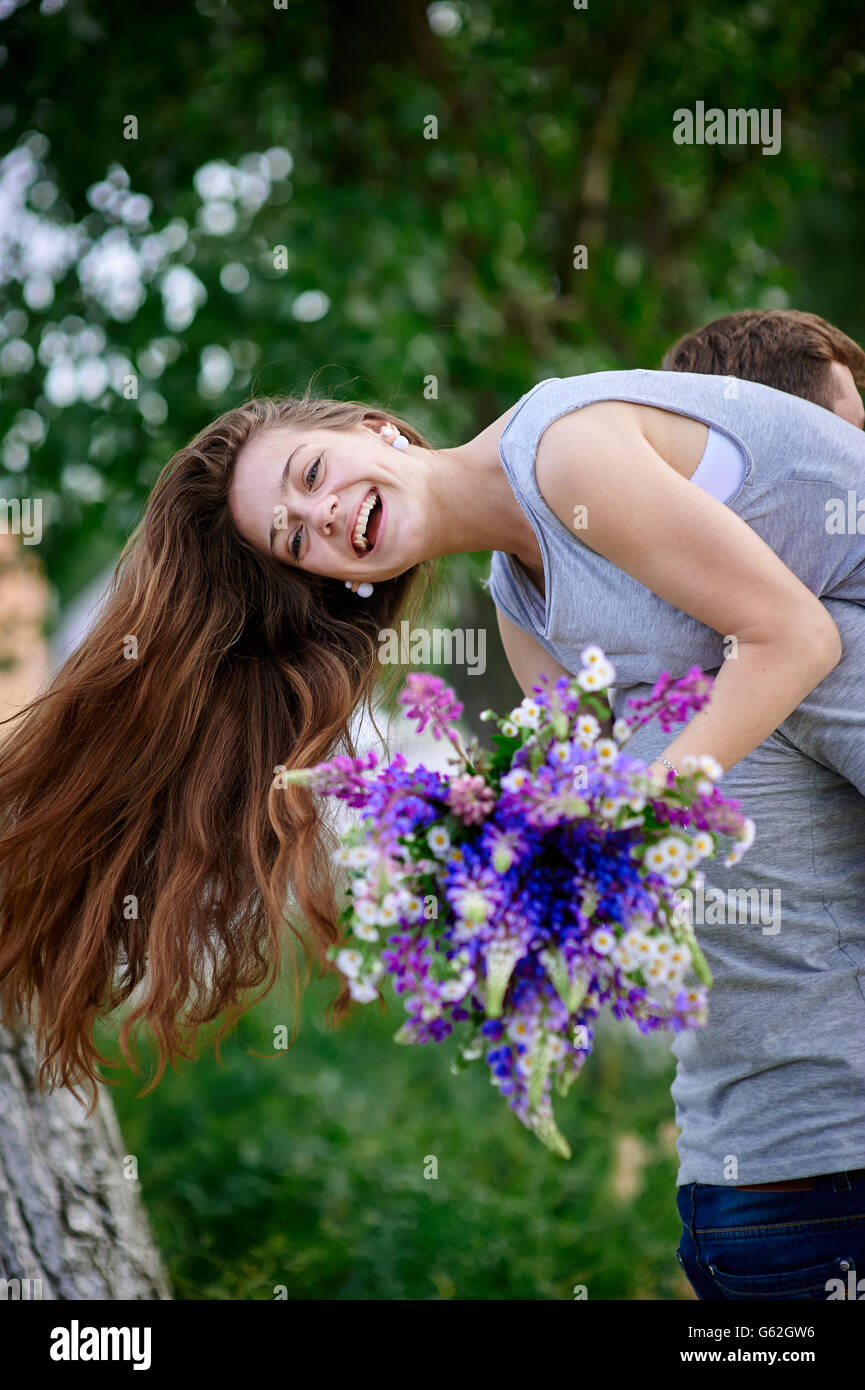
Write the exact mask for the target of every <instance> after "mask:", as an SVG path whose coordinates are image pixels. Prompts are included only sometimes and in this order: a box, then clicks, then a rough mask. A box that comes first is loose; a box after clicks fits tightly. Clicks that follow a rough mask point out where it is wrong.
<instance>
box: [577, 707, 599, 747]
mask: <svg viewBox="0 0 865 1390" xmlns="http://www.w3.org/2000/svg"><path fill="white" fill-rule="evenodd" d="M600 732H601V726H600V724H599V723H598V721H597V719H596V718H595V716H594V715H593V714H581V715H580V717H579V719H578V720H577V733H578V735H579V736H580V738H589V739H591V740H592V742H594V740H595V739H596V738H597V737H598V735H599V734H600Z"/></svg>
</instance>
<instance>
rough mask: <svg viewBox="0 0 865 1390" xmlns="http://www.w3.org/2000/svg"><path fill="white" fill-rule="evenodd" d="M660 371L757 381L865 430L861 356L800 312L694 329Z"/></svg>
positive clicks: (747, 313)
mask: <svg viewBox="0 0 865 1390" xmlns="http://www.w3.org/2000/svg"><path fill="white" fill-rule="evenodd" d="M661 366H662V368H664V370H665V371H674V372H704V373H708V374H710V375H713V376H738V377H743V378H744V379H745V380H746V381H761V382H762V383H763V385H764V386H774V387H775V390H776V391H786V392H788V394H789V395H791V396H803V397H804V398H805V400H806V401H813V402H814V403H815V405H822V406H825V408H826V409H827V410H832V411H834V413H835V414H836V415H840V416H841V418H842V420H849V422H850V424H851V425H855V426H856V428H857V429H860V430H861V429H862V428H863V426H865V408H863V405H862V397H861V396H860V395H859V392H860V391H861V390H863V389H865V352H863V351H862V349H861V347H860V346H859V344H858V343H854V342H853V339H852V338H848V337H847V334H846V333H842V332H841V330H840V328H835V327H834V325H833V324H831V323H827V322H826V320H825V319H821V318H820V317H819V315H817V314H806V313H802V312H801V311H800V310H799V309H745V310H743V311H742V312H741V313H738V314H724V316H723V317H722V318H719V319H715V320H714V322H712V323H707V324H706V326H705V328H696V329H694V331H693V332H692V333H686V334H685V336H684V337H683V338H680V339H679V341H678V342H677V343H676V344H675V345H674V346H673V347H671V348H670V349H669V351H668V352H667V353H666V355H665V356H664V360H663V362H662V363H661Z"/></svg>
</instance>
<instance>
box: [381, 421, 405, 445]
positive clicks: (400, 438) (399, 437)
mask: <svg viewBox="0 0 865 1390" xmlns="http://www.w3.org/2000/svg"><path fill="white" fill-rule="evenodd" d="M382 434H384V435H390V434H393V426H391V425H385V426H384V429H383V430H382ZM390 444H391V447H392V448H394V449H407V448H408V440H407V439H406V437H405V435H404V434H400V432H399V430H397V432H396V439H391V441H390Z"/></svg>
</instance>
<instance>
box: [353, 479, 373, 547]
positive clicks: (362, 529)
mask: <svg viewBox="0 0 865 1390" xmlns="http://www.w3.org/2000/svg"><path fill="white" fill-rule="evenodd" d="M377 501H378V493H377V492H376V491H375V489H373V491H372V492H371V493H370V494H369V497H367V499H366V501H365V502H364V503H363V505H362V506H361V509H360V511H359V512H358V514H357V522H356V524H355V528H354V535H353V536H352V541H353V543H354V544H355V545H358V546H363V548H364V550H368V549H369V547H368V545H367V540H366V523H367V521H368V520H369V514H370V512H371V511H372V509H373V507H374V506H375V504H376V502H377Z"/></svg>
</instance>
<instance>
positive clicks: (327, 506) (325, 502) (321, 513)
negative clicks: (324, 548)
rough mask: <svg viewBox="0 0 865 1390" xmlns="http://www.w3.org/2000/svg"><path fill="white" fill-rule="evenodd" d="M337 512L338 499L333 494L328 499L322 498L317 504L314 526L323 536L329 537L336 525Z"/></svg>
mask: <svg viewBox="0 0 865 1390" xmlns="http://www.w3.org/2000/svg"><path fill="white" fill-rule="evenodd" d="M338 510H339V498H338V497H337V495H336V493H335V492H332V493H331V494H330V496H329V497H322V499H321V502H320V503H319V510H318V516H317V518H316V525H317V527H318V530H319V531H321V532H322V534H323V535H326V536H327V535H330V534H331V532H332V531H333V528H334V525H335V523H336V514H337V511H338Z"/></svg>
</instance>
